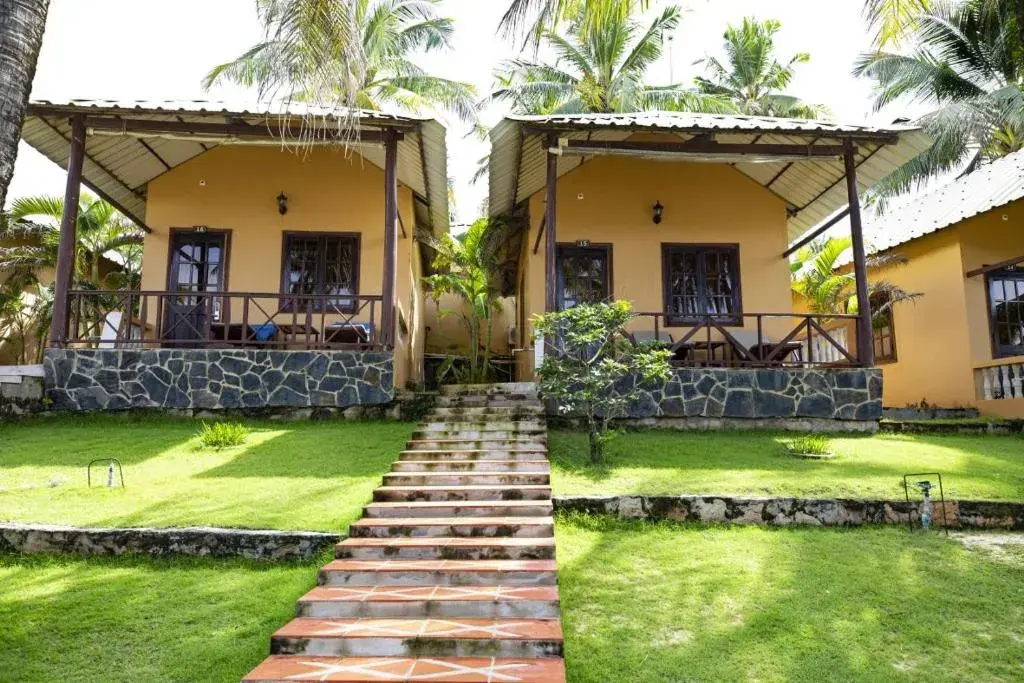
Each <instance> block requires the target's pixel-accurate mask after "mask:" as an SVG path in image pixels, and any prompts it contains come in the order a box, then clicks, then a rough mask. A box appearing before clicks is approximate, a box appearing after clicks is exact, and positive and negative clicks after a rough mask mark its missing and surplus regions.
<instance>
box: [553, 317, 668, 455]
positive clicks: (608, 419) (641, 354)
mask: <svg viewBox="0 0 1024 683" xmlns="http://www.w3.org/2000/svg"><path fill="white" fill-rule="evenodd" d="M632 318H633V308H632V306H631V305H630V303H629V302H628V301H613V302H612V303H607V304H606V303H600V304H585V305H580V306H574V307H572V308H569V309H566V310H564V311H558V312H555V313H546V314H544V315H542V316H538V317H537V318H535V319H534V326H535V329H536V331H537V334H538V335H539V336H541V337H543V339H544V343H545V344H546V345H547V351H546V352H545V354H544V361H543V362H542V363H541V367H540V371H539V373H538V374H539V380H540V391H541V395H542V396H543V397H544V398H545V399H549V400H551V401H554V403H555V404H556V405H557V406H558V411H559V413H560V414H561V415H564V416H566V417H570V418H576V419H580V420H582V421H583V422H584V424H585V425H586V429H587V434H588V441H589V445H590V460H591V462H593V463H597V462H601V461H602V460H603V455H604V446H605V444H606V443H607V442H608V440H609V439H610V438H612V437H613V436H614V435H615V432H614V431H613V430H612V429H611V426H612V421H613V420H615V419H616V418H621V417H625V416H626V412H627V408H628V406H629V405H630V403H632V402H633V401H635V400H636V399H637V398H638V397H639V394H640V389H639V387H640V386H641V385H643V384H648V383H652V382H665V381H667V379H668V376H669V373H670V370H671V368H670V366H669V363H668V358H669V354H670V352H669V351H668V350H667V349H663V348H656V347H654V346H651V345H647V346H641V345H637V344H634V343H632V342H631V341H630V340H629V337H628V335H627V334H626V332H625V328H626V324H627V323H629V321H630V320H631V319H632ZM539 343H541V342H540V340H539V339H538V344H539ZM630 376H635V377H637V379H638V381H636V382H628V383H626V382H623V381H622V380H624V379H626V378H627V377H630Z"/></svg>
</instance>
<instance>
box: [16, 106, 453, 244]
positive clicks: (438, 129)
mask: <svg viewBox="0 0 1024 683" xmlns="http://www.w3.org/2000/svg"><path fill="white" fill-rule="evenodd" d="M73 113H85V114H87V115H93V116H121V117H126V118H127V117H130V118H132V119H144V120H157V121H179V122H207V123H237V122H239V121H242V122H246V123H253V124H259V123H265V122H266V121H267V119H268V118H269V119H274V120H279V119H287V118H291V117H294V118H301V117H315V118H320V119H324V120H331V119H334V120H337V119H339V118H348V117H351V118H354V119H357V120H358V121H359V126H360V128H364V129H377V128H382V127H388V126H395V127H399V128H402V129H404V130H405V137H404V139H403V140H401V141H400V142H399V143H398V169H397V170H398V179H399V182H401V183H402V184H404V185H406V186H407V187H409V188H411V189H412V190H413V192H416V193H417V194H419V195H421V196H423V197H425V198H426V199H427V200H428V203H429V205H430V218H431V222H432V227H433V229H434V231H435V232H441V231H446V230H447V229H448V155H447V148H446V143H445V128H444V126H443V125H441V124H440V123H439V122H437V121H435V120H434V119H430V118H425V117H416V116H405V115H397V114H389V113H385V112H379V111H365V110H360V111H352V112H349V111H346V110H331V109H325V108H323V107H316V106H313V105H309V106H307V105H303V104H294V103H293V104H291V105H288V106H286V105H278V106H270V107H267V106H260V105H256V104H253V103H242V102H215V101H206V100H166V101H149V100H146V101H143V100H94V99H89V100H79V99H73V100H67V101H63V102H54V101H46V100H40V101H34V102H32V103H30V105H29V110H28V115H27V116H26V118H25V124H24V126H23V127H22V138H23V139H24V140H25V141H26V142H27V143H28V144H29V145H31V146H32V147H34V148H35V149H36V150H38V151H39V152H40V153H42V154H43V155H44V156H46V157H47V158H48V159H50V160H51V161H53V162H54V163H56V164H58V165H59V166H61V167H62V168H67V163H68V152H69V140H70V139H71V126H70V123H69V121H68V116H69V115H70V114H73ZM146 145H148V146H149V148H151V150H152V151H150V149H147V148H146ZM146 145H143V144H141V143H140V141H139V140H138V139H137V138H134V137H113V136H99V135H95V136H89V137H88V138H87V139H86V148H85V154H86V158H85V161H84V163H83V170H82V176H83V182H84V183H85V184H87V185H88V186H89V187H91V188H92V189H93V190H94V191H96V192H97V193H98V194H100V195H101V196H104V197H106V198H107V199H108V200H110V201H112V202H114V203H115V204H117V205H119V206H120V207H121V208H122V210H123V211H125V212H126V213H127V214H128V215H129V216H130V217H132V218H133V219H135V220H136V221H138V222H139V223H140V224H144V223H145V218H146V192H145V190H146V185H147V184H148V183H149V182H150V181H152V180H153V179H154V178H156V177H157V176H160V175H162V174H163V173H166V172H167V170H168V169H167V166H170V167H171V168H174V167H175V166H178V165H180V164H182V163H184V162H186V161H188V160H189V159H192V158H193V157H196V156H198V155H200V154H202V153H203V152H205V151H207V150H209V149H212V148H213V147H216V146H217V144H216V143H214V142H209V141H205V140H204V141H203V142H202V143H199V142H196V141H190V140H182V139H177V138H175V139H168V138H166V137H158V136H154V137H152V138H147V139H146ZM355 151H357V152H358V153H359V154H361V155H362V156H363V158H365V159H366V160H367V161H369V162H370V163H372V164H374V165H376V166H378V167H380V168H383V167H384V150H383V147H380V146H359V147H358V148H355ZM154 152H155V154H154ZM157 155H158V156H159V158H157ZM161 159H162V160H163V161H161ZM164 162H166V164H167V165H166V166H165V165H164Z"/></svg>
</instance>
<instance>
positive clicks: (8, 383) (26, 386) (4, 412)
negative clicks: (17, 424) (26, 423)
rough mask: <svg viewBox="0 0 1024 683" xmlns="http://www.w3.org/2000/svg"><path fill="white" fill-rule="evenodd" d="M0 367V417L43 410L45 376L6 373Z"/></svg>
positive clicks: (6, 417) (17, 415)
mask: <svg viewBox="0 0 1024 683" xmlns="http://www.w3.org/2000/svg"><path fill="white" fill-rule="evenodd" d="M3 373H4V370H3V368H2V367H0V419H9V418H13V417H20V416H22V415H31V414H33V413H38V412H41V411H42V410H43V409H44V408H45V406H44V404H43V390H44V384H43V378H42V377H31V376H26V375H4V374H3Z"/></svg>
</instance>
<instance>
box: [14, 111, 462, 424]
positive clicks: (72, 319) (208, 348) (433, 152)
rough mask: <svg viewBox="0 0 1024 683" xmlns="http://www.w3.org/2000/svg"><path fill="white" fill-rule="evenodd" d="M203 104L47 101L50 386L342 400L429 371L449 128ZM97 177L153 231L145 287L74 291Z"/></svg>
mask: <svg viewBox="0 0 1024 683" xmlns="http://www.w3.org/2000/svg"><path fill="white" fill-rule="evenodd" d="M342 115H346V116H351V117H354V120H355V122H356V125H357V128H358V135H357V136H356V137H355V138H353V139H342V138H341V137H340V136H339V134H338V130H339V125H338V123H339V120H338V115H336V114H335V113H334V112H331V111H315V110H307V109H306V108H305V107H302V108H301V109H295V110H287V109H282V110H278V111H267V110H265V109H261V108H250V107H224V106H221V105H217V104H211V103H203V102H165V103H134V102H132V103H119V102H109V101H70V102H62V103H55V102H34V103H32V104H31V105H30V107H29V110H28V117H27V119H26V122H25V125H24V128H23V138H24V139H25V140H26V141H27V142H28V143H29V144H30V145H32V146H33V147H35V148H36V149H37V150H39V151H40V152H42V153H43V154H44V155H46V156H47V157H49V158H50V159H51V160H53V161H54V162H56V163H58V164H60V165H61V166H63V167H65V168H67V169H68V185H67V199H68V201H67V202H66V206H68V207H70V208H71V210H70V212H69V213H70V215H65V217H64V219H65V220H64V222H63V225H62V241H61V250H62V251H61V260H60V264H61V267H59V268H58V272H57V275H56V292H55V305H54V316H53V326H52V338H51V340H50V346H51V348H50V349H49V350H48V352H47V357H46V361H45V370H46V375H47V388H48V392H49V395H50V397H51V398H52V399H53V400H54V401H55V402H56V404H57V405H58V407H63V408H66V409H71V410H91V409H124V408H145V407H163V408H176V409H186V410H187V409H193V410H195V409H232V408H247V407H248V408H260V407H267V406H269V407H275V406H287V407H291V408H314V407H327V408H345V407H347V406H352V405H359V404H380V403H387V402H390V401H391V400H392V398H393V395H394V388H395V387H396V386H402V385H403V384H405V383H406V382H407V381H419V380H420V379H421V377H422V367H423V362H422V361H423V342H424V324H423V309H424V302H423V297H422V292H421V288H420V287H419V278H420V275H421V273H422V271H423V268H424V255H423V254H422V253H421V251H420V247H419V245H418V243H417V242H416V240H415V238H414V236H415V234H416V232H417V231H419V230H426V231H432V232H434V233H440V232H442V231H446V230H447V229H448V206H447V201H448V200H447V171H446V151H445V131H444V128H443V126H441V125H440V124H439V123H437V122H436V121H433V120H428V119H419V118H413V117H404V116H393V115H389V114H384V113H380V112H354V113H349V114H342ZM81 184H85V185H87V186H88V187H89V188H91V189H92V190H93V191H94V192H96V193H97V194H98V195H100V196H101V197H103V198H105V199H107V200H108V201H110V202H111V203H113V204H114V205H115V206H117V207H118V208H119V209H121V210H122V211H123V212H124V213H125V214H126V215H128V216H129V217H131V218H133V219H134V220H135V221H136V222H137V223H138V224H139V225H140V226H142V227H143V229H144V230H145V231H146V240H145V246H144V252H143V267H142V272H143V277H142V289H141V291H134V292H119V293H117V294H116V295H110V294H109V293H96V292H87V291H74V290H72V289H70V271H69V269H68V264H69V262H70V256H71V251H70V250H73V249H74V246H73V245H74V240H73V239H70V237H71V236H72V235H73V231H74V224H75V221H74V215H73V211H74V207H75V206H77V201H76V199H77V195H78V192H79V187H80V185H81Z"/></svg>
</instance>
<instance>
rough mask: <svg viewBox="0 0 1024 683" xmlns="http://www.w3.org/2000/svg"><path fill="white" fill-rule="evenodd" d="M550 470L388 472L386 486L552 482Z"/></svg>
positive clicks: (510, 484)
mask: <svg viewBox="0 0 1024 683" xmlns="http://www.w3.org/2000/svg"><path fill="white" fill-rule="evenodd" d="M550 483H551V474H550V473H549V472H388V473H387V474H385V475H384V485H385V486H451V485H455V486H515V485H518V484H524V485H529V484H533V485H537V484H550Z"/></svg>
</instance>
